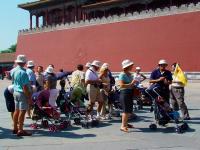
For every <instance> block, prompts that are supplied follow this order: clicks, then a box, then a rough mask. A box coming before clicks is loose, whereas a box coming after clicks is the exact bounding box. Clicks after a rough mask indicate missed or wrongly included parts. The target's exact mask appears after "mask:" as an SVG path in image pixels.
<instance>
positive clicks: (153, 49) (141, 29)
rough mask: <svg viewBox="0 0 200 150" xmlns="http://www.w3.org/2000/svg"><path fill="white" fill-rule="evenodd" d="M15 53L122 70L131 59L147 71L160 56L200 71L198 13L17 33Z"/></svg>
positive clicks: (45, 60)
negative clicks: (94, 61) (91, 63)
mask: <svg viewBox="0 0 200 150" xmlns="http://www.w3.org/2000/svg"><path fill="white" fill-rule="evenodd" d="M17 54H26V55H27V57H28V59H29V60H34V61H35V62H36V64H37V65H43V66H44V67H46V66H47V65H48V64H50V63H53V64H55V67H56V68H58V69H59V68H65V69H68V70H70V69H73V68H74V66H76V64H78V63H83V64H85V63H86V62H87V61H92V60H94V59H97V60H100V61H102V62H108V63H109V64H110V66H111V69H112V71H120V70H121V62H122V60H123V59H125V58H129V59H131V60H133V61H134V62H135V64H136V66H141V67H142V68H143V71H151V70H152V69H153V68H155V66H156V64H157V62H158V60H159V59H166V60H167V61H168V62H169V64H171V63H173V62H176V61H178V62H179V63H181V64H182V68H183V69H184V70H185V71H200V57H199V56H200V12H193V13H187V14H179V15H173V16H165V17H156V18H150V19H141V20H135V21H127V22H121V23H112V24H106V25H96V26H89V27H82V28H76V29H70V30H69V29H68V30H67V29H66V30H62V31H54V32H47V33H37V34H30V35H20V36H19V37H18V45H17Z"/></svg>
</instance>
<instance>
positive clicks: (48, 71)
mask: <svg viewBox="0 0 200 150" xmlns="http://www.w3.org/2000/svg"><path fill="white" fill-rule="evenodd" d="M45 71H46V72H47V73H54V69H53V67H51V66H49V67H47V69H46V70H45Z"/></svg>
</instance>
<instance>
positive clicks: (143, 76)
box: [141, 74, 147, 82]
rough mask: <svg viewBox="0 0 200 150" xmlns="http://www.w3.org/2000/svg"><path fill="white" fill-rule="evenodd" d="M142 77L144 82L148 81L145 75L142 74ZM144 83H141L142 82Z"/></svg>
mask: <svg viewBox="0 0 200 150" xmlns="http://www.w3.org/2000/svg"><path fill="white" fill-rule="evenodd" d="M141 76H142V78H143V79H142V81H144V80H146V78H147V77H146V76H145V75H143V74H141ZM142 81H141V82H142Z"/></svg>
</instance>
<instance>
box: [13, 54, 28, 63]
mask: <svg viewBox="0 0 200 150" xmlns="http://www.w3.org/2000/svg"><path fill="white" fill-rule="evenodd" d="M15 62H16V63H26V56H25V55H18V56H17V59H16V60H15Z"/></svg>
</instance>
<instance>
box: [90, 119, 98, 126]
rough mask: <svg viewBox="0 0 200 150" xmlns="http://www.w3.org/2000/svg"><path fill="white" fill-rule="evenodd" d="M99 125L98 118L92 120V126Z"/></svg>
mask: <svg viewBox="0 0 200 150" xmlns="http://www.w3.org/2000/svg"><path fill="white" fill-rule="evenodd" d="M98 125H99V121H98V120H92V122H91V126H92V127H97V126H98Z"/></svg>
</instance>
